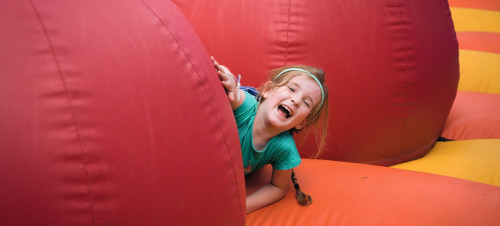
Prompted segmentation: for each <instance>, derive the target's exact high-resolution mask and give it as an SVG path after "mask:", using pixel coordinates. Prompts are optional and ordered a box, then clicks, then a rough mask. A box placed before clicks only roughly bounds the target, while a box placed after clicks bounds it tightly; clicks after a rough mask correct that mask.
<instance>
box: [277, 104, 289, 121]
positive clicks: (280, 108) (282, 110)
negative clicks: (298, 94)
mask: <svg viewBox="0 0 500 226" xmlns="http://www.w3.org/2000/svg"><path fill="white" fill-rule="evenodd" d="M278 111H279V112H280V113H281V114H282V115H283V116H285V118H290V116H292V112H291V111H290V109H288V107H287V106H285V105H280V106H278Z"/></svg>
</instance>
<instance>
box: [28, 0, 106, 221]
mask: <svg viewBox="0 0 500 226" xmlns="http://www.w3.org/2000/svg"><path fill="white" fill-rule="evenodd" d="M30 5H31V6H32V7H33V11H34V12H35V14H36V17H37V19H38V21H39V22H40V26H41V27H42V29H43V33H44V36H45V38H46V39H47V42H48V44H49V46H50V52H51V53H52V56H53V58H54V63H55V64H56V67H57V70H58V72H59V77H60V78H61V81H62V83H63V88H64V93H65V96H66V99H67V100H68V106H69V108H70V112H71V118H72V119H73V123H74V126H75V130H76V136H77V138H78V144H79V146H80V151H81V154H82V157H83V168H84V176H85V178H86V181H87V192H88V195H89V202H90V213H91V219H92V224H93V225H95V224H96V219H95V211H94V198H93V195H92V192H91V188H90V178H89V173H88V168H87V164H88V161H87V158H86V155H85V152H84V149H83V142H82V136H81V133H80V127H79V126H78V121H77V119H76V113H75V109H74V106H73V104H72V102H71V98H70V95H69V91H68V85H67V83H66V79H65V78H64V73H63V72H62V68H61V65H60V63H59V60H58V59H57V56H56V54H55V49H54V45H53V43H52V42H51V40H50V37H49V34H48V32H47V29H46V27H45V25H44V23H43V21H42V18H41V16H40V14H39V12H38V10H37V8H36V6H35V4H34V3H33V1H32V0H30Z"/></svg>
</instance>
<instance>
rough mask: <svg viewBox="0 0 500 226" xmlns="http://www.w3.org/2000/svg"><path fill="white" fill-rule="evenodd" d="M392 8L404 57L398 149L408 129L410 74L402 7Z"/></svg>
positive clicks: (398, 4) (397, 5)
mask: <svg viewBox="0 0 500 226" xmlns="http://www.w3.org/2000/svg"><path fill="white" fill-rule="evenodd" d="M394 3H395V4H394V6H395V8H396V9H395V10H396V16H397V20H398V24H397V26H398V30H399V33H400V34H401V40H402V43H403V53H404V54H403V56H404V74H405V75H406V76H405V78H406V79H405V87H404V89H405V90H404V92H405V93H404V96H405V98H404V110H403V115H404V122H403V125H402V128H401V129H402V132H401V133H400V137H399V139H398V143H397V145H396V147H399V145H400V144H401V141H402V140H403V138H404V137H405V136H404V134H405V131H406V130H407V129H408V128H407V126H408V117H409V114H408V112H409V110H408V93H409V83H410V81H409V79H410V78H409V77H410V74H409V66H408V46H407V45H406V41H407V39H406V34H405V31H404V28H403V27H402V23H403V21H402V16H401V7H402V4H401V2H400V1H398V0H396V1H394Z"/></svg>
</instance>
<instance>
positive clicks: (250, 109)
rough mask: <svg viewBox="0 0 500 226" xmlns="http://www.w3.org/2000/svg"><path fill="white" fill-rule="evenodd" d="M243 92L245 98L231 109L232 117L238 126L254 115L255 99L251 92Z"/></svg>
mask: <svg viewBox="0 0 500 226" xmlns="http://www.w3.org/2000/svg"><path fill="white" fill-rule="evenodd" d="M243 93H245V100H244V101H243V103H242V104H241V105H240V106H239V107H238V108H236V109H234V110H233V114H234V118H235V119H236V124H237V126H238V127H239V126H240V125H241V124H243V123H245V122H246V121H247V120H250V118H251V116H252V115H254V111H255V106H256V105H257V100H256V99H255V97H254V96H252V95H251V94H249V93H247V92H246V91H244V92H243Z"/></svg>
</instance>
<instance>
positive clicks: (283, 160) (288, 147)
mask: <svg viewBox="0 0 500 226" xmlns="http://www.w3.org/2000/svg"><path fill="white" fill-rule="evenodd" d="M285 139H286V142H280V145H279V147H277V151H276V153H275V154H276V156H275V157H274V158H273V159H274V160H273V161H272V162H271V165H272V166H273V168H274V169H277V170H288V169H292V168H295V167H297V166H298V165H299V164H300V162H301V159H300V155H299V151H298V150H297V146H295V141H294V140H293V137H292V136H288V137H286V138H285Z"/></svg>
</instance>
